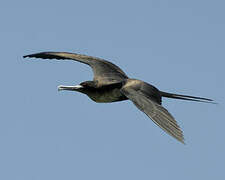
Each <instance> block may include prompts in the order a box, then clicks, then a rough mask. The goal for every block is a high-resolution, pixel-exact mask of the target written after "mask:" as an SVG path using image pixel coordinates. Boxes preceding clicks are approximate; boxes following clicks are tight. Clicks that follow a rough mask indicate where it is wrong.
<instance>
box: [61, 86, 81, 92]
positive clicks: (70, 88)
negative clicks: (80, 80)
mask: <svg viewBox="0 0 225 180" xmlns="http://www.w3.org/2000/svg"><path fill="white" fill-rule="evenodd" d="M82 88H83V86H81V85H76V86H63V85H60V86H58V91H62V90H68V91H77V90H79V89H82Z"/></svg>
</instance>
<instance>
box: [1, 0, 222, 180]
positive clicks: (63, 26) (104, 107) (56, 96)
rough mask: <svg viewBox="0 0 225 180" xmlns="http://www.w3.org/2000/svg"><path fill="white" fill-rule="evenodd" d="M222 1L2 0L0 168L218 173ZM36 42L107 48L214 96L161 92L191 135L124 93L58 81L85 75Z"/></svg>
mask: <svg viewBox="0 0 225 180" xmlns="http://www.w3.org/2000/svg"><path fill="white" fill-rule="evenodd" d="M224 6H225V3H224V1H222V0H221V1H219V0H215V1H207V0H206V1H205V0H204V1H203V0H190V1H178V0H170V1H169V0H168V1H166V0H162V1H159V0H154V1H153V0H150V1H132V2H131V1H117V0H114V1H98V0H96V1H90V0H89V1H85V0H82V1H81V0H76V1H44V0H39V1H25V0H21V1H1V3H0V22H1V26H0V39H1V42H0V46H1V61H0V63H1V65H0V68H1V70H0V80H1V93H0V98H1V102H0V105H1V115H0V117H1V118H0V119H1V120H0V144H1V145H0V171H1V172H0V179H4V180H15V179H16V180H28V179H29V180H31V179H34V180H39V179H41V180H49V179H54V180H59V179H68V180H70V179H71V180H72V179H79V180H89V179H97V180H101V179H102V180H103V179H104V180H105V179H108V180H114V179H117V180H120V179H121V180H124V179H130V180H136V179H143V180H147V179H174V180H176V179H184V180H186V179H187V180H189V179H204V180H211V179H225V172H224V167H225V155H224V152H225V141H224V139H225V132H224V126H225V119H224V116H225V111H224V101H225V98H224V92H225V81H224V77H225V72H224V67H225V60H224V59H225V53H224V52H225V51H224V48H225V34H224V32H225V19H224V17H225V11H224ZM40 51H68V52H76V53H82V54H87V55H91V56H96V57H101V58H105V59H107V60H110V61H112V62H113V63H115V64H117V65H118V66H120V67H121V68H122V69H123V70H124V71H125V72H126V73H127V75H128V76H129V77H132V78H137V79H141V80H144V81H146V82H149V83H151V84H153V85H155V86H156V87H157V88H159V89H160V90H163V91H168V92H174V93H182V94H189V95H195V96H203V97H208V98H212V99H215V101H216V102H218V103H219V104H218V105H211V104H202V103H195V102H184V101H178V100H171V99H163V105H164V107H166V108H167V109H168V110H169V111H170V112H171V113H172V114H173V116H174V117H175V118H176V120H177V121H178V123H179V125H180V126H181V128H182V129H183V131H184V136H185V139H186V145H183V144H181V143H179V142H177V141H176V140H175V139H173V138H172V137H170V136H169V135H167V134H166V133H164V132H163V131H162V130H161V129H160V128H158V127H157V126H156V125H155V124H154V123H153V122H152V121H151V120H150V119H148V117H147V116H145V115H144V114H143V113H142V112H140V111H139V110H138V109H137V108H136V107H135V106H134V105H133V104H132V103H131V102H129V101H125V102H119V103H111V104H96V103H95V102H93V101H91V100H90V99H89V98H88V97H86V96H85V95H83V94H79V93H74V92H58V91H57V86H58V85H60V84H64V85H74V84H79V83H80V82H82V81H85V80H91V79H92V71H91V69H90V68H89V67H88V66H85V65H83V64H80V63H77V62H71V61H63V62H62V61H50V60H49V61H48V60H41V59H23V58H22V56H23V55H25V54H30V53H36V52H40Z"/></svg>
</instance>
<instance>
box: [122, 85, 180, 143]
mask: <svg viewBox="0 0 225 180" xmlns="http://www.w3.org/2000/svg"><path fill="white" fill-rule="evenodd" d="M121 92H122V93H123V94H124V95H125V96H126V97H127V98H129V99H130V100H131V101H132V102H133V103H134V104H135V106H137V108H138V109H140V110H141V111H143V112H144V113H145V114H146V115H147V116H148V117H149V118H151V119H152V120H153V122H154V123H156V124H157V125H158V126H159V127H160V128H162V129H163V130H164V131H166V132H167V133H168V134H170V135H171V136H173V137H174V138H176V139H177V140H178V141H180V142H182V143H184V137H183V133H182V131H181V129H180V127H179V125H178V124H177V122H176V120H175V119H174V118H173V116H172V115H171V114H170V113H169V112H168V111H167V110H166V109H165V108H163V107H162V106H161V105H160V104H158V103H157V102H155V101H154V100H152V99H151V98H149V97H147V96H146V95H145V94H144V93H143V92H142V91H140V90H135V89H133V88H132V87H124V88H122V89H121Z"/></svg>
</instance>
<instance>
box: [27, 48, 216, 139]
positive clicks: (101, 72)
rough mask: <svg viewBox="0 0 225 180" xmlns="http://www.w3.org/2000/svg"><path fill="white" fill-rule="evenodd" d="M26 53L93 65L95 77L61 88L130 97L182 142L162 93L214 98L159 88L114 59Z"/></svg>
mask: <svg viewBox="0 0 225 180" xmlns="http://www.w3.org/2000/svg"><path fill="white" fill-rule="evenodd" d="M23 57H24V58H26V57H35V58H42V59H59V60H62V59H69V60H75V61H79V62H81V63H84V64H87V65H89V66H91V68H92V70H93V72H94V79H93V81H85V82H82V83H81V84H80V85H76V86H59V87H58V90H70V91H78V92H81V93H84V94H86V95H87V96H89V97H90V98H91V99H92V100H93V101H95V102H99V103H100V102H104V103H107V102H116V101H123V100H127V99H129V100H131V101H132V102H133V103H134V104H135V106H137V108H138V109H140V110H141V111H143V112H144V113H145V114H146V115H147V116H148V117H149V118H151V119H152V120H153V122H154V123H156V124H157V125H158V126H159V127H161V128H162V129H163V130H164V131H166V132H167V133H168V134H170V135H171V136H173V137H174V138H176V139H177V140H178V141H180V142H182V143H184V137H183V133H182V131H181V129H180V127H179V126H178V124H177V122H176V120H175V119H174V118H173V116H172V115H171V114H170V113H169V112H168V111H167V110H166V109H165V108H163V107H162V105H161V104H162V97H167V98H175V99H182V100H190V101H199V102H212V101H213V100H211V99H207V98H201V97H194V96H186V95H178V94H171V93H167V92H163V91H159V90H158V89H157V88H155V87H154V86H152V85H150V84H148V83H146V82H143V81H140V80H137V79H130V78H128V76H127V75H126V74H125V73H124V72H123V71H122V70H121V69H120V68H119V67H118V66H116V65H114V64H112V63H111V62H109V61H106V60H104V59H100V58H96V57H92V56H86V55H81V54H75V53H67V52H41V53H36V54H30V55H26V56H23ZM212 103H213V102H212Z"/></svg>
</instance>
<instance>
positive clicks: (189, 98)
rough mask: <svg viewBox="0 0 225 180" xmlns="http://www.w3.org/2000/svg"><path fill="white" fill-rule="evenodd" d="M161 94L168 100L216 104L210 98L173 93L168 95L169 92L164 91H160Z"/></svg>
mask: <svg viewBox="0 0 225 180" xmlns="http://www.w3.org/2000/svg"><path fill="white" fill-rule="evenodd" d="M160 94H161V96H162V97H166V98H173V99H182V100H188V101H197V102H204V103H212V104H216V103H215V102H213V100H212V99H208V98H202V97H195V96H187V95H181V94H172V93H167V92H163V91H160Z"/></svg>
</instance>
